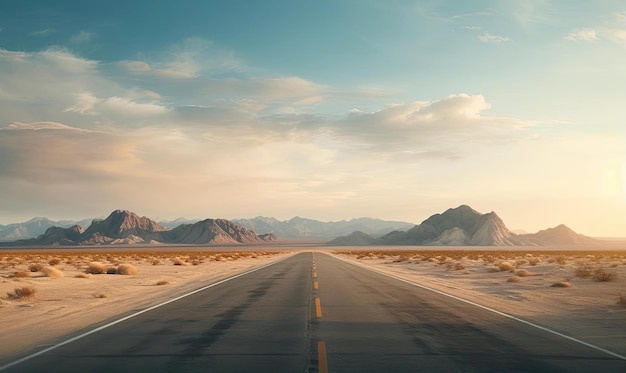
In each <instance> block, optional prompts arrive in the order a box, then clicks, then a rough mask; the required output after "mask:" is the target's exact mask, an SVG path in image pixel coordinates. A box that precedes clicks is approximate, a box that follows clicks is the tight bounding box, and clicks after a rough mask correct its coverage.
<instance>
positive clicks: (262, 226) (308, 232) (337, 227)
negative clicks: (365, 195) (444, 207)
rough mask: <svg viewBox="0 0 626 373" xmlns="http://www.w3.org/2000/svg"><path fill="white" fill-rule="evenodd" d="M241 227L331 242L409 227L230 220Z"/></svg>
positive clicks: (364, 220)
mask: <svg viewBox="0 0 626 373" xmlns="http://www.w3.org/2000/svg"><path fill="white" fill-rule="evenodd" d="M233 222H234V223H237V224H239V225H241V226H243V227H246V228H248V229H251V230H254V231H255V232H264V233H273V234H274V235H276V236H278V237H283V238H326V239H328V238H332V237H337V236H342V235H349V234H350V233H352V232H354V231H360V232H363V233H366V234H369V235H373V236H382V235H384V234H387V233H389V232H391V231H394V230H402V229H409V228H411V227H413V226H414V224H412V223H407V222H400V221H387V220H380V219H373V218H358V219H352V220H349V221H346V220H341V221H337V222H322V221H319V220H313V219H306V218H301V217H298V216H296V217H294V218H292V219H290V220H285V221H280V220H277V219H275V218H268V217H263V216H258V217H256V218H253V219H234V220H233Z"/></svg>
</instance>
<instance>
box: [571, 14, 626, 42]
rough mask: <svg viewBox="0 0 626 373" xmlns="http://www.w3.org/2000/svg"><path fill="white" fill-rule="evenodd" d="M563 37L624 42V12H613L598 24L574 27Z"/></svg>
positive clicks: (625, 24) (625, 25)
mask: <svg viewBox="0 0 626 373" xmlns="http://www.w3.org/2000/svg"><path fill="white" fill-rule="evenodd" d="M563 38H564V39H566V40H570V41H575V42H590V41H597V40H606V41H610V42H613V43H617V44H626V13H614V14H613V15H612V17H609V18H607V19H606V20H605V21H604V22H603V23H602V24H600V25H596V26H595V27H587V28H580V29H574V30H572V31H570V32H569V33H567V34H566V35H565V36H564V37H563Z"/></svg>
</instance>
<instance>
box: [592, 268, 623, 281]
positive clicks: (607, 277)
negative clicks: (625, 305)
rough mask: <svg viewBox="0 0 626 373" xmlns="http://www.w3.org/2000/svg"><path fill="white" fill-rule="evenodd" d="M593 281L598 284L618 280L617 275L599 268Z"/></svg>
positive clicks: (594, 274)
mask: <svg viewBox="0 0 626 373" xmlns="http://www.w3.org/2000/svg"><path fill="white" fill-rule="evenodd" d="M593 279H594V280H595V281H598V282H611V281H615V280H617V273H615V272H607V271H605V270H604V269H603V268H598V269H596V270H595V272H594V273H593Z"/></svg>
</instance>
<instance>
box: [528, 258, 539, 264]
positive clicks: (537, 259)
mask: <svg viewBox="0 0 626 373" xmlns="http://www.w3.org/2000/svg"><path fill="white" fill-rule="evenodd" d="M539 263H541V259H539V258H537V257H530V258H528V264H530V265H531V266H536V265H537V264H539Z"/></svg>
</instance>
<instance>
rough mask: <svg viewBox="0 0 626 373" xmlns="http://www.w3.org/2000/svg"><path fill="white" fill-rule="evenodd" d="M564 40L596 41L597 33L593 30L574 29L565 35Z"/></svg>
mask: <svg viewBox="0 0 626 373" xmlns="http://www.w3.org/2000/svg"><path fill="white" fill-rule="evenodd" d="M565 39H568V40H572V41H591V40H598V31H597V30H594V29H589V28H586V29H576V30H572V31H571V32H570V33H568V34H567V35H565Z"/></svg>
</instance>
